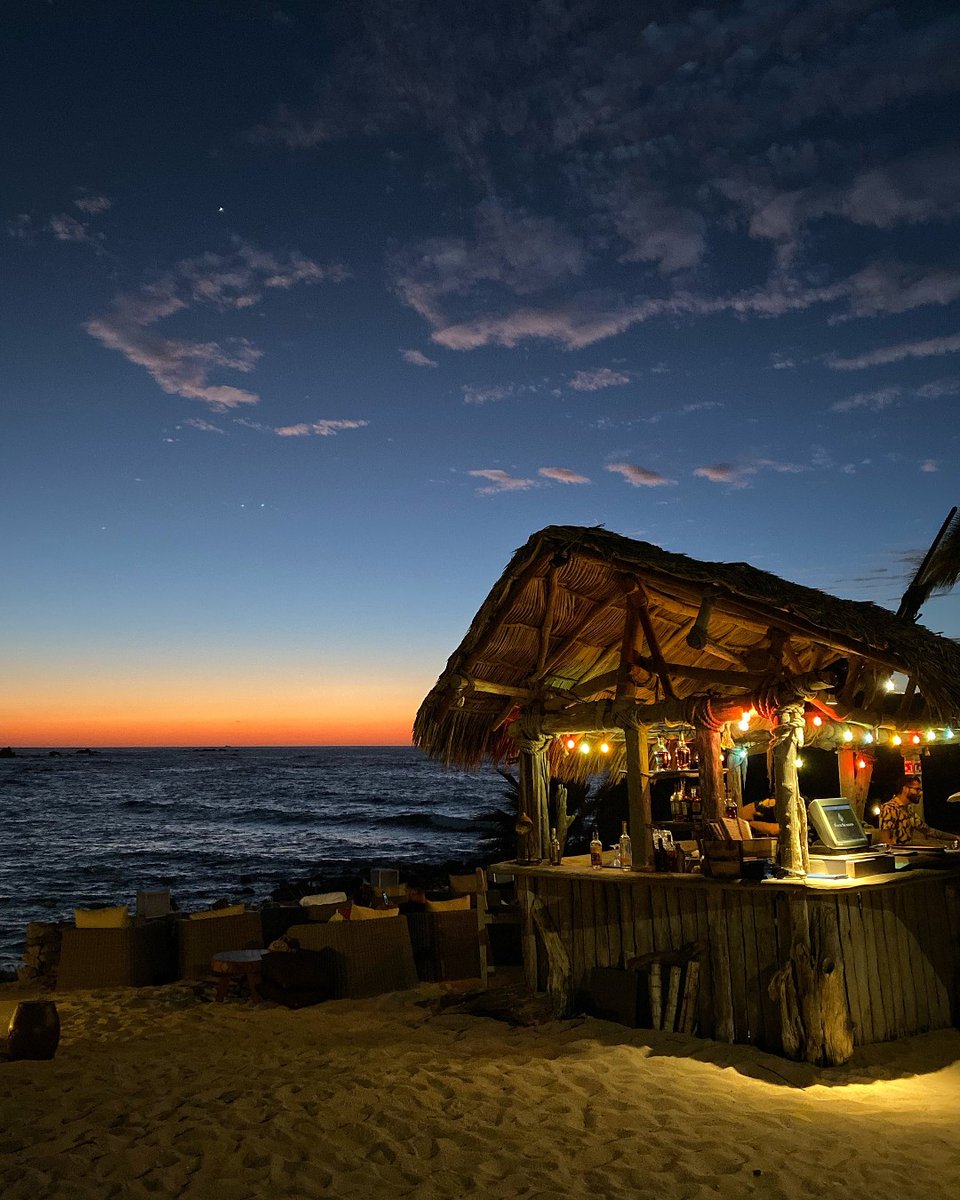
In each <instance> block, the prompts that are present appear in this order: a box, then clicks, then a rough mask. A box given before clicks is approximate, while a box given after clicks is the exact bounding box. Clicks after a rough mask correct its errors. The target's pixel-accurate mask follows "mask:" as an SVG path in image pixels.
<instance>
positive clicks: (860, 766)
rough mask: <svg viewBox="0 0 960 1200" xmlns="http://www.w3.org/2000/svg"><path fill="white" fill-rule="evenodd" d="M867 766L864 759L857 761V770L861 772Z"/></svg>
mask: <svg viewBox="0 0 960 1200" xmlns="http://www.w3.org/2000/svg"><path fill="white" fill-rule="evenodd" d="M866 765H867V760H866V759H864V758H858V759H857V770H858V771H862V770H863V769H864V768H865V767H866Z"/></svg>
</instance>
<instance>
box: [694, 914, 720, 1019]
mask: <svg viewBox="0 0 960 1200" xmlns="http://www.w3.org/2000/svg"><path fill="white" fill-rule="evenodd" d="M693 897H694V901H695V903H696V916H697V930H698V937H699V941H700V945H701V947H702V949H701V954H700V990H699V992H698V994H697V1025H698V1028H699V1031H700V1036H701V1037H709V1038H712V1037H713V1036H714V1027H715V1026H714V1009H713V967H712V965H711V962H710V924H709V919H708V917H707V893H706V892H703V891H697V892H694V893H693Z"/></svg>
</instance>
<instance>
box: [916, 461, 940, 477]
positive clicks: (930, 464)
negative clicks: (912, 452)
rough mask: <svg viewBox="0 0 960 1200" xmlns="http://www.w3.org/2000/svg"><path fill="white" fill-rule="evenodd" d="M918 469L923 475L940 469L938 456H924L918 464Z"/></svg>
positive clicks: (931, 473)
mask: <svg viewBox="0 0 960 1200" xmlns="http://www.w3.org/2000/svg"><path fill="white" fill-rule="evenodd" d="M920 470H921V471H923V473H924V474H925V475H933V474H934V473H935V472H937V471H939V470H940V460H939V459H938V458H926V459H924V460H923V462H922V463H921V464H920Z"/></svg>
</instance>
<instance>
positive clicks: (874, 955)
mask: <svg viewBox="0 0 960 1200" xmlns="http://www.w3.org/2000/svg"><path fill="white" fill-rule="evenodd" d="M875 899H876V897H875V896H874V895H872V894H871V893H870V892H864V893H863V894H862V900H863V907H862V908H861V910H860V915H861V917H862V918H863V940H864V946H865V948H866V952H867V971H868V981H869V986H870V1011H871V1013H872V1015H873V1035H874V1041H877V1042H886V1041H889V1039H890V1038H892V1037H893V1035H894V1021H893V1016H892V1006H891V1003H890V1000H889V995H890V991H891V989H892V988H893V986H894V981H893V980H892V979H891V978H890V972H889V964H888V963H887V942H886V938H885V937H884V931H883V919H882V916H881V914H880V913H879V912H878V911H877V907H876V905H875V904H874V901H875Z"/></svg>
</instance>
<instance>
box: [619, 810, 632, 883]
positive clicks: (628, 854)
mask: <svg viewBox="0 0 960 1200" xmlns="http://www.w3.org/2000/svg"><path fill="white" fill-rule="evenodd" d="M632 866H633V843H632V842H631V841H630V834H629V833H627V823H626V821H624V822H623V832H622V833H621V834H620V870H621V871H629V870H630V869H631V867H632Z"/></svg>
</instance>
